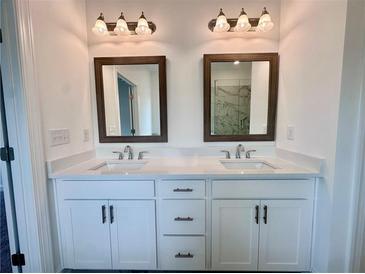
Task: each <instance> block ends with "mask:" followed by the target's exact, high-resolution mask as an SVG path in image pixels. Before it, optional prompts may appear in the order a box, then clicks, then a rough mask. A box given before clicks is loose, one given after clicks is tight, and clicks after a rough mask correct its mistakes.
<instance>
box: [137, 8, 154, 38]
mask: <svg viewBox="0 0 365 274" xmlns="http://www.w3.org/2000/svg"><path fill="white" fill-rule="evenodd" d="M135 32H136V33H137V34H138V35H150V34H151V33H152V30H151V29H150V27H149V26H148V22H147V20H146V17H144V13H143V11H142V15H141V16H140V17H139V19H138V24H137V27H136V29H135Z"/></svg>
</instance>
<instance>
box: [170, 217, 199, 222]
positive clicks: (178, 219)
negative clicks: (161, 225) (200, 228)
mask: <svg viewBox="0 0 365 274" xmlns="http://www.w3.org/2000/svg"><path fill="white" fill-rule="evenodd" d="M174 220H175V221H178V222H184V221H185V222H191V221H193V220H194V218H191V217H176V218H175V219H174Z"/></svg>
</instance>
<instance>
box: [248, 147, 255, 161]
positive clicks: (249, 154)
mask: <svg viewBox="0 0 365 274" xmlns="http://www.w3.org/2000/svg"><path fill="white" fill-rule="evenodd" d="M251 152H256V149H250V150H247V151H246V159H251Z"/></svg>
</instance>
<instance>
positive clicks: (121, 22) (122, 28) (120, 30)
mask: <svg viewBox="0 0 365 274" xmlns="http://www.w3.org/2000/svg"><path fill="white" fill-rule="evenodd" d="M114 33H115V34H117V35H126V34H129V28H128V24H127V22H126V21H125V18H124V15H123V12H121V13H120V16H119V18H118V20H117V24H116V26H115V28H114Z"/></svg>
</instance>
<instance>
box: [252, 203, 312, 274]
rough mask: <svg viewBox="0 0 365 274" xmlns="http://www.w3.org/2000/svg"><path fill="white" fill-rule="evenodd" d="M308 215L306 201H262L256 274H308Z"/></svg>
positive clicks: (310, 207) (309, 228)
mask: <svg viewBox="0 0 365 274" xmlns="http://www.w3.org/2000/svg"><path fill="white" fill-rule="evenodd" d="M265 208H266V210H265ZM265 211H266V212H265ZM311 213H312V202H311V201H309V200H268V201H261V217H262V219H261V224H260V253H259V269H258V270H259V271H309V264H310V248H311V238H312V236H311V231H312V217H311V216H312V214H311ZM265 216H266V221H265Z"/></svg>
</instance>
